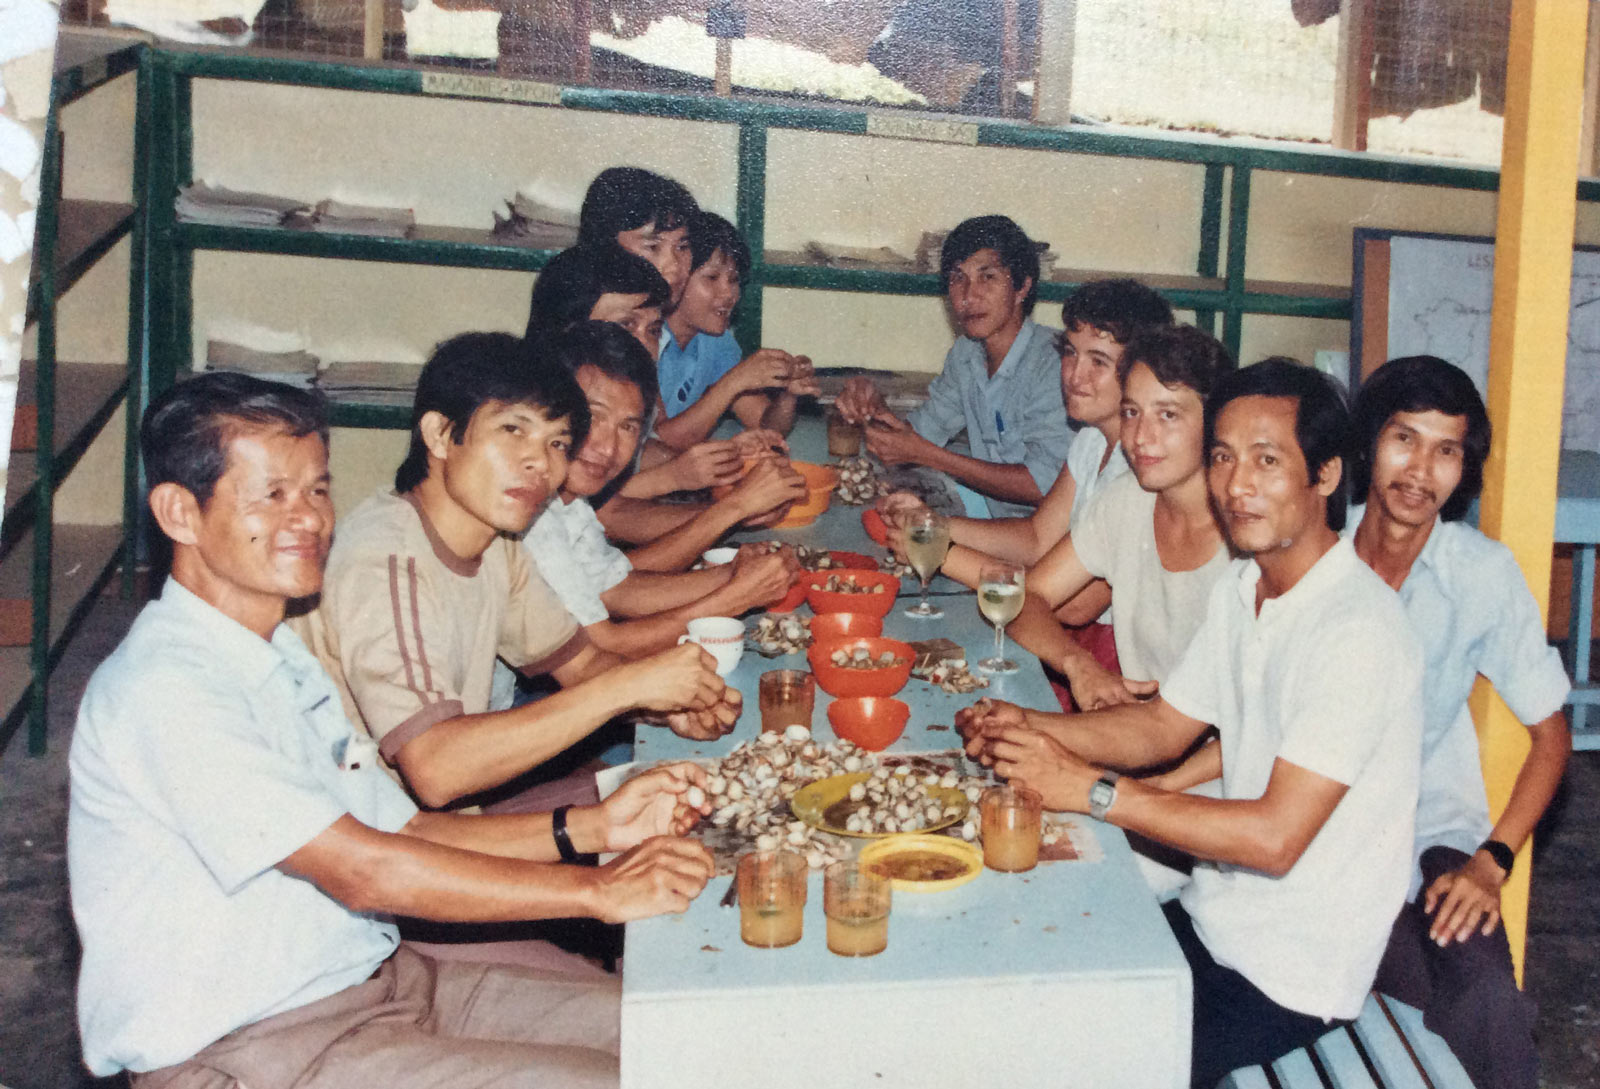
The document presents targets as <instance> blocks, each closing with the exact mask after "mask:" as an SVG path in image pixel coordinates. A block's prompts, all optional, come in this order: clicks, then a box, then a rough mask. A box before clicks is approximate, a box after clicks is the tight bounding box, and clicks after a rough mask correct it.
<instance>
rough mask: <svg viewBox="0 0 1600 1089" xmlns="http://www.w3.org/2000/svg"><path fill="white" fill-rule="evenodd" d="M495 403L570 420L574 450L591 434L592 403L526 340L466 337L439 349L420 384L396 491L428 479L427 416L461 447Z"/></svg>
mask: <svg viewBox="0 0 1600 1089" xmlns="http://www.w3.org/2000/svg"><path fill="white" fill-rule="evenodd" d="M491 402H494V403H498V404H509V405H532V406H534V407H535V408H537V409H538V410H539V411H540V412H542V413H543V414H544V415H545V417H546V418H547V419H551V420H560V419H565V420H567V421H568V423H569V424H570V425H571V427H572V448H573V449H574V450H576V449H577V448H578V447H579V446H581V445H583V440H584V438H585V437H586V436H587V435H588V433H589V402H588V401H587V400H585V399H584V396H583V390H581V389H579V388H578V383H577V380H576V379H574V378H573V377H572V375H570V374H568V373H567V372H566V371H564V370H562V369H561V368H559V367H554V366H551V365H550V364H549V363H546V362H544V361H542V360H540V359H539V358H538V357H537V356H536V355H535V354H534V353H532V352H530V351H529V350H528V348H527V343H526V342H525V341H523V340H522V339H521V338H519V337H514V336H512V335H511V334H510V333H462V334H461V335H460V336H454V337H451V338H450V339H449V340H447V341H445V342H444V343H443V344H440V345H439V346H438V347H437V348H435V349H434V350H433V355H432V357H431V358H430V359H429V360H428V362H427V363H426V364H424V366H423V368H422V374H421V375H420V376H419V377H418V379H417V396H416V400H415V401H414V402H412V405H411V447H410V449H408V450H407V451H406V457H405V460H404V461H402V462H401V463H400V467H399V468H398V469H396V470H395V474H394V490H395V491H397V492H402V493H404V492H409V491H410V490H411V489H413V488H415V487H416V486H417V485H418V484H421V483H422V482H423V481H424V480H426V479H427V476H428V447H427V444H426V443H424V442H423V441H422V417H423V416H425V415H427V414H428V413H429V412H437V413H439V414H441V415H442V416H444V418H445V419H446V420H447V421H449V424H450V434H451V438H453V439H454V440H455V441H456V442H457V443H461V442H464V441H465V440H466V434H467V425H468V424H470V423H471V422H472V417H473V415H474V414H476V413H477V411H478V410H479V409H480V408H482V407H483V406H484V405H486V404H489V403H491Z"/></svg>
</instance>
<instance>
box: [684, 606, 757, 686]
mask: <svg viewBox="0 0 1600 1089" xmlns="http://www.w3.org/2000/svg"><path fill="white" fill-rule="evenodd" d="M684 643H699V644H700V645H701V646H702V647H704V648H705V649H706V651H707V652H708V653H710V655H711V656H712V657H713V658H715V659H716V660H717V676H719V677H726V676H727V675H728V674H730V673H732V672H733V669H734V667H735V666H737V665H738V664H739V659H740V658H743V657H744V621H742V620H736V619H734V618H733V617H731V616H702V617H701V618H700V619H699V620H691V621H689V634H688V635H680V636H678V644H679V645H680V646H682V645H683V644H684Z"/></svg>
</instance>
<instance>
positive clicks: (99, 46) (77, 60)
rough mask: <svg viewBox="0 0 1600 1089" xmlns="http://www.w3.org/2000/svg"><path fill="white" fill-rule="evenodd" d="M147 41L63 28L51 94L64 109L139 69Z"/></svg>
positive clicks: (118, 34)
mask: <svg viewBox="0 0 1600 1089" xmlns="http://www.w3.org/2000/svg"><path fill="white" fill-rule="evenodd" d="M143 48H144V40H143V39H142V38H140V37H133V36H130V35H127V34H121V33H115V32H110V33H108V32H105V31H90V30H82V29H74V28H69V27H65V26H64V27H62V28H61V34H60V36H59V37H58V38H57V39H56V56H55V79H54V82H53V86H52V88H51V93H52V95H53V96H54V98H55V102H56V105H58V106H60V105H63V104H65V103H67V102H70V101H72V100H73V99H74V98H79V97H81V96H82V95H85V94H87V93H89V92H90V91H92V90H94V89H95V88H96V87H99V86H101V85H102V84H104V83H107V82H109V81H110V80H113V79H115V78H116V77H117V76H120V75H122V74H123V73H124V72H131V71H132V70H133V69H135V68H137V67H138V66H139V53H140V51H141V50H142V49H143Z"/></svg>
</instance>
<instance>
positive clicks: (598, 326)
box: [533, 321, 657, 449]
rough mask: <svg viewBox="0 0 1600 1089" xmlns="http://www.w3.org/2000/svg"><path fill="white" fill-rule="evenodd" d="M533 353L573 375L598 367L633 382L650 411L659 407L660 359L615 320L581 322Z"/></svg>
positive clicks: (550, 338) (542, 344)
mask: <svg viewBox="0 0 1600 1089" xmlns="http://www.w3.org/2000/svg"><path fill="white" fill-rule="evenodd" d="M533 352H534V355H535V356H537V357H539V358H541V359H543V360H545V361H546V362H548V363H549V364H550V365H552V366H555V367H559V368H561V369H562V370H564V371H566V372H567V373H568V374H570V375H573V376H576V375H577V373H578V371H579V370H580V369H581V368H583V367H594V368H595V369H596V370H598V371H600V373H602V374H605V375H608V376H609V377H611V378H616V379H619V380H620V381H623V382H632V383H633V384H634V385H636V386H638V387H639V393H640V394H641V395H642V396H643V397H644V404H645V412H646V414H647V415H648V413H649V411H650V410H651V409H653V408H654V407H655V403H656V392H657V379H656V361H655V360H654V359H651V358H650V353H649V352H647V351H645V349H644V345H642V344H640V343H639V342H638V340H636V339H634V336H633V334H632V333H630V332H628V331H627V330H626V329H624V328H623V327H622V326H620V325H618V324H616V323H615V322H610V321H581V322H579V323H578V324H576V325H573V326H571V327H570V328H567V329H564V330H562V331H561V332H559V333H556V334H554V335H552V336H550V337H548V338H547V339H545V340H544V341H543V342H541V343H539V344H537V345H534V346H533ZM573 449H577V444H574V446H573Z"/></svg>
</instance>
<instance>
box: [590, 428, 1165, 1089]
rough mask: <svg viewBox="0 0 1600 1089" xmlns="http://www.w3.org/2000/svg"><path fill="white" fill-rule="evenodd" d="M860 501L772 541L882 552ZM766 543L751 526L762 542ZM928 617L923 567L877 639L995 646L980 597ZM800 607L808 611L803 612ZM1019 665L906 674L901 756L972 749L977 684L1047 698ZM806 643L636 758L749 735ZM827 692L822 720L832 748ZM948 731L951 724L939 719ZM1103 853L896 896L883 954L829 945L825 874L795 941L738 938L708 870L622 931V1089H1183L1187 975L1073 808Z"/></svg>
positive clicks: (1125, 875)
mask: <svg viewBox="0 0 1600 1089" xmlns="http://www.w3.org/2000/svg"><path fill="white" fill-rule="evenodd" d="M790 442H791V447H792V455H793V456H794V457H795V458H796V459H799V460H807V461H814V462H818V463H826V462H827V461H828V458H827V457H826V450H825V441H824V436H823V428H822V424H821V421H820V420H817V419H808V418H802V419H801V420H800V421H799V423H798V424H797V426H796V428H795V432H794V434H793V435H791V438H790ZM862 510H863V508H862V507H857V506H847V505H845V504H843V503H841V502H839V501H838V499H837V498H835V500H834V502H833V503H832V505H831V506H830V507H829V509H828V510H827V511H826V512H824V514H823V515H822V516H821V517H820V518H819V519H818V520H817V521H816V522H815V523H813V524H812V525H810V526H808V527H805V528H803V529H796V530H789V531H780V532H773V531H766V532H764V533H762V534H759V535H758V536H759V537H770V538H773V539H778V540H784V541H788V542H792V543H797V544H805V545H807V546H810V547H818V548H820V547H827V548H833V549H845V550H850V551H857V552H864V553H868V554H882V549H881V548H879V547H878V546H876V545H874V544H872V542H871V541H870V539H869V538H868V537H867V535H866V533H865V530H864V528H863V526H862V523H861V512H862ZM753 536H755V535H753ZM932 592H933V595H934V596H933V598H932V599H933V600H934V601H936V602H938V603H939V604H940V605H942V606H943V609H944V616H943V617H942V618H941V619H936V620H923V619H913V618H910V617H907V616H905V615H903V609H904V608H905V606H907V605H909V604H911V603H912V602H913V601H914V600H915V595H916V593H917V586H916V582H915V580H914V579H906V580H904V582H903V583H902V587H901V592H900V600H898V601H897V602H896V604H895V607H894V609H893V610H892V611H891V612H890V613H889V615H888V616H887V617H886V618H885V621H884V634H885V635H886V636H890V637H893V638H897V639H905V640H917V639H930V638H935V637H944V638H948V639H951V640H953V641H954V642H956V643H958V644H960V645H961V646H962V647H963V648H964V650H965V651H966V653H967V658H968V660H969V661H970V662H973V663H975V662H976V661H977V659H979V658H981V657H985V656H986V655H987V654H988V653H989V652H990V651H991V650H992V647H993V639H994V634H993V628H992V627H991V626H990V625H989V624H988V622H987V621H985V620H984V619H983V618H982V616H980V615H979V613H978V608H977V604H976V597H975V595H974V594H973V593H972V592H971V591H970V590H966V589H965V588H963V587H960V586H959V585H957V584H956V583H953V582H950V581H949V580H946V579H944V578H942V577H941V578H939V579H936V580H935V582H934V585H933V588H932ZM801 610H802V611H803V612H806V611H809V610H807V609H806V607H805V606H801ZM1007 649H1008V655H1009V657H1010V658H1011V659H1012V660H1013V661H1015V662H1017V663H1018V665H1019V666H1020V668H1019V670H1018V671H1017V672H1016V673H1014V674H1010V675H1005V676H996V677H994V678H992V680H991V684H990V687H989V688H988V689H986V690H984V691H983V692H980V693H977V694H971V695H956V694H950V693H946V692H944V691H942V690H940V689H937V688H935V687H933V686H932V685H930V684H928V683H925V682H923V681H919V680H917V679H916V678H913V679H912V680H911V682H910V683H909V684H908V685H907V686H906V688H905V689H904V690H903V691H902V692H901V693H900V694H899V698H900V699H902V700H904V701H905V702H906V703H907V704H908V705H909V706H910V708H911V718H910V722H909V724H908V726H907V728H906V731H905V733H904V734H903V735H902V736H901V737H900V738H899V740H897V741H895V742H894V743H893V744H892V745H891V746H890V749H889V751H890V752H928V751H938V750H948V749H950V748H952V747H953V746H955V745H957V744H959V741H958V738H957V735H956V733H955V731H954V730H953V729H949V727H950V726H951V724H952V722H953V719H954V715H955V712H956V711H957V710H958V709H960V708H962V707H965V706H968V705H970V704H971V703H972V702H973V701H974V700H975V699H976V698H977V697H978V695H985V694H987V695H992V696H995V697H997V698H1002V699H1007V700H1011V701H1013V702H1016V703H1019V704H1022V705H1024V706H1031V707H1041V708H1052V709H1053V708H1055V707H1056V706H1057V704H1056V699H1055V696H1054V694H1053V693H1052V690H1051V688H1050V685H1049V682H1048V681H1047V679H1046V677H1045V674H1044V671H1043V669H1042V668H1041V667H1040V665H1039V663H1038V661H1037V659H1035V658H1034V657H1033V656H1032V655H1030V654H1028V653H1027V652H1026V651H1024V650H1022V649H1021V648H1020V647H1018V646H1016V645H1015V644H1013V643H1010V642H1009V640H1008V647H1007ZM805 667H806V665H805V659H804V656H803V654H796V655H791V656H787V657H781V658H775V659H766V658H762V657H760V656H759V655H757V654H756V653H755V652H754V651H753V650H747V651H746V652H745V655H744V657H743V659H742V660H741V661H740V663H739V665H738V666H737V668H736V669H735V670H734V671H733V673H732V674H731V675H730V676H729V678H728V680H729V683H730V684H733V685H735V686H736V687H737V688H738V689H739V691H740V692H741V693H742V694H743V696H744V700H745V711H744V714H743V715H742V716H741V718H740V720H739V723H738V725H737V726H736V728H735V729H734V731H733V732H732V734H730V735H729V736H727V737H724V738H722V739H720V740H717V741H711V742H696V741H691V740H687V739H684V738H680V737H677V736H675V735H673V734H672V733H671V732H670V731H667V730H665V729H660V728H647V727H640V728H639V730H638V736H637V739H636V741H635V745H634V759H635V765H636V766H637V765H638V764H641V763H654V762H656V761H660V760H671V759H695V760H711V759H716V758H718V757H720V756H723V755H725V754H727V753H728V752H729V751H730V750H731V749H732V748H733V747H734V746H735V745H737V744H739V743H740V742H742V741H747V740H749V739H751V738H753V737H755V736H756V735H757V733H758V732H759V730H760V714H759V710H758V706H757V682H758V679H759V677H760V676H761V674H762V673H763V672H765V671H766V670H769V669H781V668H800V669H804V668H805ZM829 702H830V697H828V696H827V695H826V694H825V693H824V692H822V690H821V689H820V688H819V689H818V690H817V702H816V708H815V713H814V715H813V719H812V730H813V733H814V735H815V737H816V738H817V739H818V740H819V741H828V740H832V739H833V737H834V734H833V732H832V730H831V729H830V728H829V725H828V719H827V713H826V709H827V704H828V703H829ZM937 727H945V728H944V729H937ZM1079 819H1080V820H1081V821H1082V823H1083V826H1084V828H1086V829H1087V830H1088V832H1089V834H1090V835H1092V837H1093V840H1094V845H1093V846H1094V847H1095V848H1096V850H1093V851H1091V852H1088V853H1086V856H1085V858H1083V859H1079V860H1074V861H1059V862H1048V863H1041V864H1040V865H1039V866H1038V867H1036V868H1035V869H1034V870H1032V871H1029V872H1027V873H1022V874H1004V873H997V872H993V871H990V870H984V871H983V872H982V873H981V874H980V875H979V876H978V877H977V879H976V880H974V881H972V882H970V883H968V884H966V885H963V886H961V887H959V888H955V889H951V890H948V891H944V892H938V893H930V894H916V893H897V894H896V896H895V899H894V904H893V911H892V914H891V917H890V928H889V945H888V948H887V949H886V950H884V951H883V952H882V953H879V954H878V955H876V956H872V957H865V958H847V957H841V956H836V955H834V954H832V953H830V952H829V951H828V948H827V945H826V942H825V938H824V933H825V929H826V920H825V916H824V914H823V910H822V875H821V874H820V873H818V872H812V874H811V876H810V881H809V887H808V896H807V902H806V907H805V933H804V937H803V938H802V939H801V941H800V942H799V943H798V944H796V945H793V946H790V947H789V948H786V949H756V948H751V947H749V946H746V945H744V944H743V943H742V942H741V940H740V937H739V912H738V909H737V908H736V907H724V906H722V905H721V903H720V902H719V901H720V898H721V897H722V896H723V894H724V892H726V891H727V889H728V882H729V881H730V880H731V879H730V878H727V877H718V878H715V879H713V881H712V883H711V884H710V885H709V886H708V887H707V889H706V891H705V892H704V893H702V894H701V895H700V897H699V898H698V899H697V900H695V901H694V902H693V903H692V904H691V905H690V907H689V910H688V911H687V912H685V913H684V914H682V915H668V916H660V917H657V918H653V919H646V920H643V921H640V922H635V923H630V924H629V925H628V927H627V935H626V947H625V954H624V965H625V971H624V973H623V998H622V1084H623V1085H624V1086H625V1087H640V1089H643V1087H651V1089H662V1087H677V1086H683V1087H693V1089H722V1087H726V1089H747V1087H751V1089H753V1087H757V1086H770V1087H774V1089H776V1087H786V1086H794V1087H797V1089H798V1087H803V1089H836V1087H846V1086H863V1087H867V1086H870V1087H883V1086H916V1087H918V1089H930V1087H935V1089H936V1087H942V1086H997V1085H1003V1084H1010V1085H1014V1086H1018V1087H1026V1086H1052V1087H1085V1089H1088V1087H1095V1089H1106V1087H1117V1089H1141V1087H1161V1089H1176V1087H1180V1086H1185V1085H1187V1084H1188V1066H1189V1033H1190V981H1189V971H1188V967H1187V965H1186V964H1185V962H1184V959H1183V955H1182V953H1181V952H1180V951H1179V948H1178V945H1177V942H1176V940H1175V939H1174V938H1173V936H1172V933H1171V931H1170V930H1169V929H1168V927H1167V925H1166V922H1165V919H1164V918H1163V916H1162V914H1161V911H1160V909H1159V906H1158V905H1157V903H1156V900H1155V898H1154V896H1153V895H1152V894H1151V892H1150V891H1149V890H1148V888H1147V887H1146V885H1145V883H1144V881H1143V879H1142V878H1141V876H1140V874H1139V871H1138V869H1137V867H1136V865H1135V862H1134V857H1133V854H1132V851H1131V850H1130V848H1129V846H1128V843H1127V840H1126V838H1125V837H1124V836H1123V834H1122V832H1121V831H1120V830H1118V829H1116V828H1114V827H1112V826H1110V825H1104V824H1097V823H1095V822H1093V821H1091V820H1090V819H1089V818H1087V817H1082V818H1079Z"/></svg>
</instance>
